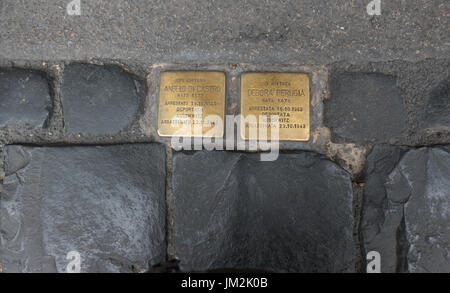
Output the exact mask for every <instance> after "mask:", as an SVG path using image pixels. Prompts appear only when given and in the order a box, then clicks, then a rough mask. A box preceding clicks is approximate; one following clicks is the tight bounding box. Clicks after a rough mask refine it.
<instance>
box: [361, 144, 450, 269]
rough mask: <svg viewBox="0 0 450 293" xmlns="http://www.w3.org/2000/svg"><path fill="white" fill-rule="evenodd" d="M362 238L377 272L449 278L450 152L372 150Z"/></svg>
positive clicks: (449, 149)
mask: <svg viewBox="0 0 450 293" xmlns="http://www.w3.org/2000/svg"><path fill="white" fill-rule="evenodd" d="M368 162H369V164H368V170H367V184H366V186H365V192H364V198H365V201H364V208H363V218H362V226H361V229H362V236H363V241H364V246H365V250H366V252H368V251H372V250H375V251H378V252H379V253H380V254H381V270H382V272H386V273H387V272H405V271H409V272H450V227H449V225H448V223H449V217H450V147H448V146H446V147H432V148H420V149H412V150H407V149H404V148H402V149H400V148H395V147H376V148H375V149H374V151H373V152H372V153H371V154H370V156H369V158H368Z"/></svg>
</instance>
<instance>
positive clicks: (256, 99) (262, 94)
mask: <svg viewBox="0 0 450 293" xmlns="http://www.w3.org/2000/svg"><path fill="white" fill-rule="evenodd" d="M309 100H310V96H309V77H308V75H307V74H304V73H290V72H289V73H287V72H286V73H273V72H249V73H243V74H242V76H241V113H242V115H243V117H244V119H246V122H245V123H241V136H242V138H244V139H249V138H250V137H249V136H250V134H251V131H252V130H253V131H255V132H254V133H258V137H259V129H260V128H263V129H267V132H266V133H267V138H271V130H270V129H271V128H273V127H276V126H274V125H276V124H274V123H273V122H276V120H275V119H270V117H271V116H278V122H279V140H292V141H308V140H309V127H310V124H309V103H310V102H309ZM252 115H253V116H252ZM250 116H251V117H255V118H256V119H257V120H256V121H257V123H252V121H251V120H249V117H250ZM260 116H261V117H264V116H265V117H267V118H268V119H267V120H264V119H260ZM255 128H256V129H255ZM252 139H253V136H252Z"/></svg>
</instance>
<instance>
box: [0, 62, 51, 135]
mask: <svg viewBox="0 0 450 293" xmlns="http://www.w3.org/2000/svg"><path fill="white" fill-rule="evenodd" d="M50 109H51V98H50V91H49V85H48V80H47V78H46V76H45V74H44V73H42V72H38V71H33V70H26V69H16V68H14V69H0V127H5V126H14V127H24V128H35V127H43V126H44V125H45V122H46V120H47V118H48V115H49V111H50Z"/></svg>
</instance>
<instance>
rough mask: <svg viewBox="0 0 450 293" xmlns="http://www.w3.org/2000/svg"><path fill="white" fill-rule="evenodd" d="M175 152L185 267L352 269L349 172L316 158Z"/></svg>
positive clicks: (178, 247)
mask: <svg viewBox="0 0 450 293" xmlns="http://www.w3.org/2000/svg"><path fill="white" fill-rule="evenodd" d="M259 159H260V156H259V154H243V153H232V152H206V151H203V152H196V153H175V154H174V158H173V166H174V169H173V177H172V183H173V194H174V245H175V253H176V256H177V257H178V258H179V259H180V266H181V269H182V270H185V271H192V270H195V271H197V270H211V269H219V268H220V269H225V268H234V269H259V270H268V271H277V272H347V271H353V270H354V266H353V258H354V255H355V249H354V242H353V238H352V228H353V215H352V187H351V181H350V177H349V175H348V173H346V172H345V171H344V170H342V169H341V168H339V167H338V166H337V165H335V164H334V163H332V162H331V161H329V160H327V159H325V158H324V157H322V156H319V155H317V154H313V153H308V152H303V153H296V154H280V156H279V158H278V160H276V161H274V162H261V161H259Z"/></svg>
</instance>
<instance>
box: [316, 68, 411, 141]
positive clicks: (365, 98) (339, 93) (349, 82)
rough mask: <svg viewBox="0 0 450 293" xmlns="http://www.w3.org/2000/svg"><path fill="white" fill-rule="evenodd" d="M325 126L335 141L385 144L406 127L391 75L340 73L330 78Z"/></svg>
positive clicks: (402, 108) (399, 97)
mask: <svg viewBox="0 0 450 293" xmlns="http://www.w3.org/2000/svg"><path fill="white" fill-rule="evenodd" d="M330 91H331V99H329V100H327V101H326V103H325V124H326V125H327V126H328V127H330V128H331V131H332V138H333V141H337V142H356V143H363V142H370V141H372V142H388V141H389V140H390V139H391V138H395V137H397V136H399V135H401V134H402V132H403V131H404V130H405V127H406V123H405V121H406V119H405V116H406V114H405V107H404V105H403V100H402V95H401V91H400V90H399V89H398V88H397V86H396V79H395V77H393V76H389V75H384V74H379V73H341V72H336V73H334V74H332V76H331V90H330Z"/></svg>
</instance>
